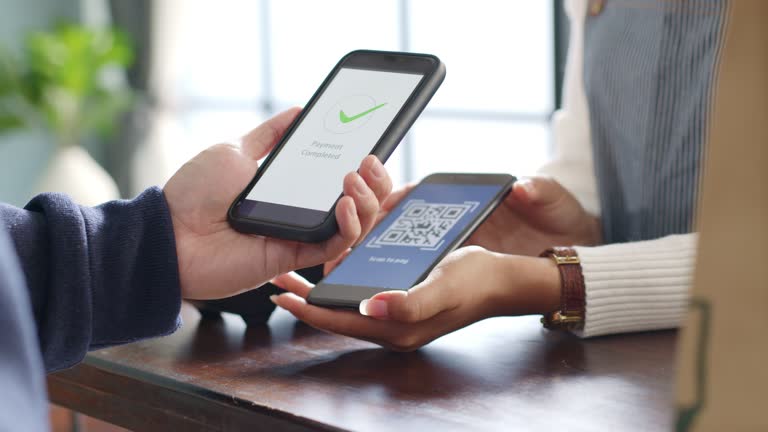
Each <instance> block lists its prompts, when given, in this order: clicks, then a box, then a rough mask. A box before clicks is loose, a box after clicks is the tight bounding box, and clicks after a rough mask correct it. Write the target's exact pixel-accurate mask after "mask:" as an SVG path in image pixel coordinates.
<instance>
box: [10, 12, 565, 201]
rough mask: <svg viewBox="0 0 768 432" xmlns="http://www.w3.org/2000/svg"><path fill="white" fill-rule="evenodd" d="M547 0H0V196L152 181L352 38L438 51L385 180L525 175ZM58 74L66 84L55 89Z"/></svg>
mask: <svg viewBox="0 0 768 432" xmlns="http://www.w3.org/2000/svg"><path fill="white" fill-rule="evenodd" d="M560 3H561V2H559V1H544V0H541V1H533V2H532V1H522V0H518V1H509V0H508V1H503V0H473V1H472V2H467V1H463V2H461V1H454V2H448V1H439V0H418V1H415V0H379V1H376V2H359V1H351V0H325V1H322V2H319V1H312V0H279V1H278V0H220V1H217V2H215V3H214V2H207V1H202V0H162V1H159V0H157V1H151V0H134V1H127V0H123V1H120V0H112V1H109V0H0V5H1V7H2V9H0V10H2V11H3V13H2V14H1V15H0V43H1V44H2V51H0V53H2V57H1V58H2V59H4V60H3V64H4V65H5V68H4V70H5V75H7V76H9V77H10V78H8V77H6V78H7V79H6V80H5V81H8V82H6V84H5V85H3V80H2V79H0V201H4V202H9V203H12V204H15V205H23V204H24V203H26V202H27V201H28V200H29V198H30V197H31V196H33V195H34V194H35V193H37V192H40V191H43V190H52V189H53V190H62V191H65V192H69V193H70V194H72V195H74V196H75V197H76V199H77V200H78V201H81V202H83V203H85V204H90V203H95V202H99V200H103V199H109V197H110V196H112V195H119V196H122V197H131V196H134V195H135V194H136V193H138V192H140V191H141V190H142V189H144V188H145V187H147V186H150V185H155V184H159V185H162V184H163V183H164V182H165V181H166V180H167V179H168V178H169V177H170V175H171V174H172V173H173V172H174V171H175V170H176V169H177V168H178V167H179V166H180V165H181V164H182V163H183V162H184V161H186V160H187V159H189V158H190V157H192V156H194V155H195V154H196V153H197V152H199V151H200V150H201V149H203V148H205V147H207V146H209V145H212V144H215V143H218V142H222V141H232V140H234V139H236V138H237V137H239V136H241V135H242V134H244V133H245V132H247V131H248V130H250V129H251V128H253V127H255V126H256V125H258V124H259V123H260V122H261V121H263V120H264V119H266V118H268V117H269V116H271V115H273V114H274V113H276V112H278V111H280V110H282V109H285V108H287V107H290V106H294V105H299V106H302V105H304V104H305V103H306V102H307V100H308V99H309V97H310V96H311V95H312V93H313V92H314V90H315V89H316V88H317V87H318V86H319V84H320V83H321V82H322V80H323V78H324V77H325V76H326V74H327V73H328V72H329V71H330V69H331V68H332V67H333V65H334V64H335V63H336V61H338V59H339V58H340V57H341V56H342V55H344V54H345V53H347V52H348V51H351V50H353V49H359V48H369V49H381V50H405V51H416V52H427V53H432V54H436V55H438V56H439V57H441V59H442V60H443V61H444V62H445V63H446V65H447V70H448V73H447V77H446V80H445V82H444V84H443V86H442V88H441V89H440V90H439V91H438V93H437V95H436V96H435V98H434V99H433V101H432V102H431V103H430V105H429V106H428V108H427V109H426V111H425V112H424V114H423V115H422V116H421V118H420V119H419V121H418V122H417V123H416V124H415V125H414V127H413V128H412V130H411V132H410V134H409V135H408V136H407V138H406V139H405V140H404V142H403V143H402V144H401V145H400V147H399V148H398V150H397V151H396V152H395V153H394V155H393V156H392V158H391V159H390V161H389V162H388V163H387V166H388V169H389V171H390V173H391V175H392V176H393V178H394V180H395V182H396V183H398V184H402V183H404V182H407V181H412V180H418V179H420V178H421V177H423V176H425V175H426V174H429V173H431V172H435V171H451V170H456V171H478V172H509V173H512V174H516V175H523V174H530V173H533V172H534V171H535V170H536V168H537V167H538V166H540V165H541V164H542V163H543V162H544V161H545V160H546V159H547V158H548V156H549V153H550V131H549V118H550V116H551V114H552V112H553V111H554V110H555V109H556V107H557V106H558V104H559V91H558V89H559V81H560V77H561V73H562V65H563V60H564V47H565V44H566V43H565V37H566V35H567V29H566V28H565V25H566V23H565V20H564V19H563V15H562V5H561V4H560ZM112 29H117V32H116V33H115V32H113V31H112ZM68 32H69V33H68ZM78 32H79V33H78ZM72 33H77V34H76V35H75V36H72ZM78 35H79V36H78ZM83 35H84V36H83ZM46 38H47V39H46ZM41 40H43V41H47V42H46V43H41V42H40V41H41ZM83 41H85V42H83ZM59 57H61V58H59ZM41 58H42V60H41ZM83 59H86V60H83ZM93 59H100V61H96V60H93ZM91 60H93V61H92V62H91ZM84 62H85V63H87V64H88V67H89V68H90V69H88V68H82V67H81V66H82V63H84ZM9 65H10V66H9ZM67 68H70V69H72V70H69V69H67ZM79 69H83V70H79ZM61 70H65V71H66V73H63V74H61V75H63V76H61V77H57V76H54V73H58V72H57V71H61ZM49 75H51V76H53V78H51V77H49ZM30 76H32V77H33V78H35V77H37V78H35V79H28V78H29V77H30ZM14 77H18V81H14V80H13V79H14ZM40 77H48V78H50V79H49V81H51V82H44V80H42V79H40ZM0 78H2V75H0ZM57 80H58V81H57ZM89 80H90V81H89ZM30 83H31V84H30ZM62 83H63V84H62ZM84 83H85V84H84ZM14 86H17V87H20V90H19V91H15V90H14ZM25 86H26V87H25ZM3 87H5V92H3ZM9 87H10V90H9V89H8V88H9ZM62 87H64V88H67V87H69V88H72V89H75V90H77V91H75V92H74V93H73V95H71V96H67V97H60V98H58V99H56V97H58V96H61V93H62V92H60V91H59V90H60V89H61V88H62ZM83 89H86V90H83ZM16 93H18V94H16ZM52 95H54V96H55V97H54V96H52ZM65 96H66V95H65ZM50 100H57V101H58V102H56V103H55V104H52V103H50V102H49V101H50ZM27 105H29V106H27ZM20 106H23V107H24V108H23V109H19V107H20ZM73 106H74V107H76V108H72V107H73ZM79 108H82V109H80V110H79V111H77V110H78V109H79ZM3 110H5V111H6V112H4V111H3ZM14 110H15V112H14ZM73 111H75V113H74V114H73ZM9 112H10V113H11V114H12V115H11V114H9ZM62 119H64V120H67V119H68V120H69V123H67V122H66V121H64V120H62ZM90 120H93V122H90ZM110 120H112V121H111V123H110ZM98 122H101V123H102V124H97V123H98ZM91 123H94V124H91ZM73 130H74V131H75V132H72V131H73ZM72 147H75V148H76V149H77V150H76V151H73V150H71V148H72ZM79 149H84V150H85V151H86V152H87V153H85V155H83V152H82V151H80V150H79ZM71 153H77V155H75V156H72V154H71ZM84 159H92V161H96V163H97V165H96V166H94V164H93V163H91V162H92V161H87V160H85V161H84ZM102 169H103V172H99V171H100V170H102ZM105 177H106V178H105ZM102 184H104V185H102Z"/></svg>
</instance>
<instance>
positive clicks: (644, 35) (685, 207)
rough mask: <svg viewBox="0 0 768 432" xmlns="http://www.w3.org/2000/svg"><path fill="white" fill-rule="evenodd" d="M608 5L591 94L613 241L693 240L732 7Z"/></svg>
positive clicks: (589, 26) (648, 1)
mask: <svg viewBox="0 0 768 432" xmlns="http://www.w3.org/2000/svg"><path fill="white" fill-rule="evenodd" d="M602 3H603V5H602V8H599V9H600V10H599V13H596V14H595V15H594V16H592V15H589V14H588V16H587V17H586V24H585V34H584V37H585V39H584V85H585V89H586V94H587V100H588V104H589V112H590V127H591V134H592V146H593V153H594V162H595V174H596V176H597V183H598V191H599V194H600V202H601V217H602V222H603V234H604V240H605V241H606V243H614V242H625V241H636V240H645V239H652V238H658V237H663V236H665V235H669V234H677V233H687V232H690V231H691V230H692V225H693V217H694V210H695V208H696V195H697V190H698V184H699V176H700V174H701V170H700V167H701V166H702V158H703V156H704V145H705V143H706V134H707V120H708V116H709V114H710V101H711V98H712V94H711V93H712V89H713V87H714V81H715V75H716V73H715V72H716V69H717V58H718V52H719V47H720V45H721V44H722V39H723V25H724V24H723V23H724V19H723V18H724V16H725V13H726V11H727V2H726V1H724V0H723V1H720V0H691V1H685V0H605V1H604V2H602ZM596 10H597V9H596Z"/></svg>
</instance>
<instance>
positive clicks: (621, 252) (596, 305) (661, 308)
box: [575, 234, 697, 337]
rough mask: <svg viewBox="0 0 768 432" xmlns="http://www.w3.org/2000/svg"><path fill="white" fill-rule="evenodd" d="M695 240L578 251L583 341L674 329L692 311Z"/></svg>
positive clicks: (672, 239)
mask: <svg viewBox="0 0 768 432" xmlns="http://www.w3.org/2000/svg"><path fill="white" fill-rule="evenodd" d="M696 241H697V235H696V234H685V235H674V236H669V237H664V238H661V239H657V240H649V241H642V242H632V243H621V244H613V245H606V246H598V247H576V248H575V249H576V250H577V252H578V254H579V258H580V259H581V268H582V272H583V274H584V283H585V285H586V301H587V304H586V317H585V324H584V329H583V330H581V331H578V332H575V333H576V334H578V335H579V336H581V337H592V336H600V335H605V334H612V333H625V332H635V331H644V330H659V329H666V328H675V327H677V326H678V325H679V324H680V322H681V321H682V318H683V315H684V313H685V310H686V307H687V305H688V299H689V290H690V285H691V277H692V275H693V266H694V263H695V258H696Z"/></svg>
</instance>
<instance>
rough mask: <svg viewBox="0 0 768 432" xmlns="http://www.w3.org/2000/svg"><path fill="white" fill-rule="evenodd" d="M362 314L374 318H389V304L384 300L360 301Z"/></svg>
mask: <svg viewBox="0 0 768 432" xmlns="http://www.w3.org/2000/svg"><path fill="white" fill-rule="evenodd" d="M360 314H361V315H365V316H369V317H374V318H387V317H388V316H389V306H388V305H387V302H385V301H383V300H370V299H368V300H363V301H361V302H360Z"/></svg>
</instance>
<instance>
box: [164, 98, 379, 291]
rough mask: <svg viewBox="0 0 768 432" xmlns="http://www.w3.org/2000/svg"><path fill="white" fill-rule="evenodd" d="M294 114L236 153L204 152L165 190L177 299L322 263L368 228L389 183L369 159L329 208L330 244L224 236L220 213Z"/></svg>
mask: <svg viewBox="0 0 768 432" xmlns="http://www.w3.org/2000/svg"><path fill="white" fill-rule="evenodd" d="M298 113H299V109H291V110H288V111H286V112H283V113H281V114H279V115H277V116H275V117H274V118H272V119H270V120H268V121H267V122H265V123H264V124H262V125H261V126H259V127H258V128H256V129H254V130H253V131H251V132H250V133H249V134H248V135H246V136H245V137H244V138H243V140H242V142H241V146H240V147H236V146H232V145H227V144H219V145H216V146H213V147H211V148H209V149H207V150H205V151H203V152H202V153H200V154H198V155H197V156H195V158H193V159H192V160H190V161H189V162H187V163H186V164H185V165H184V166H183V167H181V169H179V171H177V172H176V174H174V176H173V177H172V178H171V179H170V180H169V181H168V183H167V184H166V185H165V188H164V193H165V198H166V200H167V202H168V207H169V208H170V212H171V219H172V220H173V231H174V234H175V235H176V251H177V254H178V261H179V276H180V279H181V290H182V296H183V297H184V298H187V299H213V298H222V297H228V296H232V295H235V294H238V293H240V292H243V291H246V290H248V289H251V288H254V287H257V286H260V285H262V284H264V283H265V282H267V281H269V280H270V279H271V278H273V277H275V276H276V275H278V274H282V273H285V272H287V271H291V270H294V269H297V268H302V267H309V266H313V265H317V264H320V263H323V262H326V261H329V260H331V259H334V258H336V257H337V256H339V255H340V254H342V253H343V252H344V251H346V250H347V249H348V248H349V247H350V246H352V245H353V244H355V243H356V242H357V241H358V240H359V239H362V237H363V236H364V235H365V234H366V233H367V232H368V231H369V230H370V229H371V228H372V227H373V224H374V222H375V221H376V215H377V213H378V211H379V204H380V202H381V201H382V200H384V199H385V198H386V197H387V195H389V192H390V191H391V189H392V182H391V180H390V178H389V175H388V174H387V172H386V170H385V169H384V166H383V165H382V164H381V162H380V161H379V160H378V159H377V158H376V157H375V156H368V157H366V158H365V159H364V160H363V162H362V164H361V165H360V170H359V174H358V173H354V172H352V173H349V174H347V176H346V177H345V178H344V185H343V187H344V197H342V198H341V199H340V200H339V203H338V204H337V206H336V219H337V221H338V225H339V232H338V233H337V234H336V235H334V236H333V237H332V238H330V239H329V240H327V241H325V242H323V243H316V244H308V243H299V242H295V241H287V240H279V239H275V238H268V237H261V236H253V235H246V234H241V233H238V232H236V231H234V230H233V229H232V228H230V226H229V224H228V223H227V219H226V214H227V209H228V208H229V206H230V204H231V203H232V201H233V200H234V199H235V197H236V196H237V195H238V194H239V193H240V192H241V191H242V190H243V188H244V187H245V185H247V184H248V182H249V181H250V180H251V179H252V178H253V175H254V173H255V172H256V169H257V168H258V162H257V161H258V160H259V159H261V158H262V157H264V156H266V155H267V154H268V153H269V152H270V151H271V150H272V148H274V146H275V144H276V143H277V141H278V140H279V139H280V137H281V136H282V135H283V133H285V130H286V129H287V128H288V126H289V125H290V124H291V122H292V121H293V119H294V118H295V117H296V115H298ZM297 181H311V179H308V178H304V179H299V178H297Z"/></svg>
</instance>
